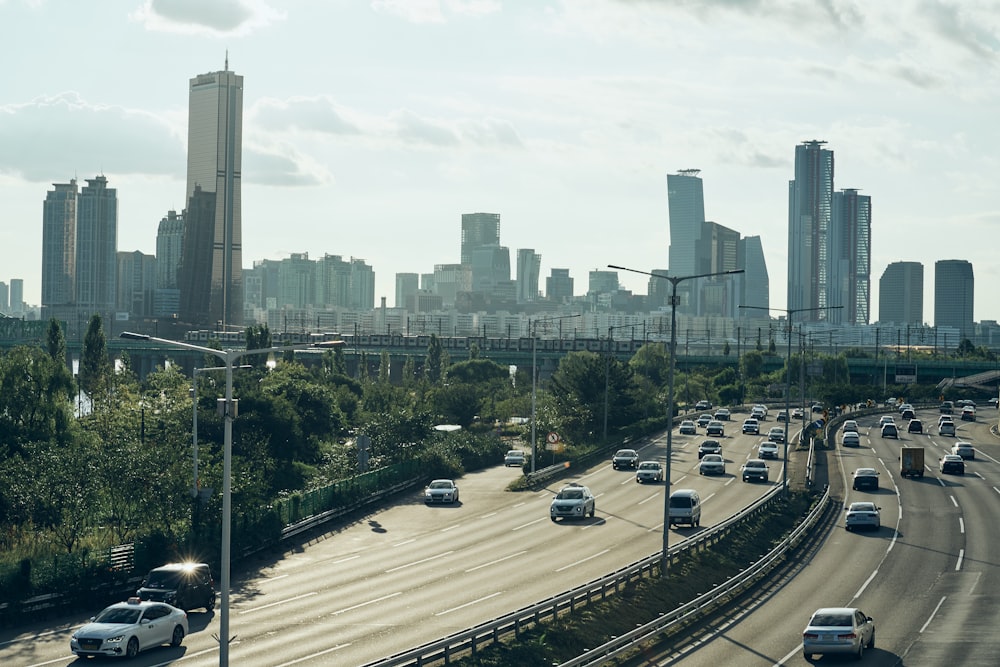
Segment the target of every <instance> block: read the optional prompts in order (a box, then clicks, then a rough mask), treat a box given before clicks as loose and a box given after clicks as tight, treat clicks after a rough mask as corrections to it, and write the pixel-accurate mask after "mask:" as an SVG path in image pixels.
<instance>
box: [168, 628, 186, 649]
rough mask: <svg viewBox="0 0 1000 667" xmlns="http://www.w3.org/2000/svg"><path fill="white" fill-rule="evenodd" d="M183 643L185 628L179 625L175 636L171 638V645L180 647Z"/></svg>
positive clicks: (175, 629) (175, 630)
mask: <svg viewBox="0 0 1000 667" xmlns="http://www.w3.org/2000/svg"><path fill="white" fill-rule="evenodd" d="M182 641H184V628H182V627H181V626H179V625H178V626H175V627H174V634H173V635H172V636H171V637H170V645H171V646H180V645H181V642H182Z"/></svg>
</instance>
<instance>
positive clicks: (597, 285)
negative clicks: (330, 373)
mask: <svg viewBox="0 0 1000 667" xmlns="http://www.w3.org/2000/svg"><path fill="white" fill-rule="evenodd" d="M620 288H621V283H620V282H619V281H618V272H617V271H605V270H603V269H594V270H593V271H591V272H590V274H589V276H588V282H587V294H609V293H611V292H617V291H618V290H619V289H620Z"/></svg>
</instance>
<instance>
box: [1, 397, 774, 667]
mask: <svg viewBox="0 0 1000 667" xmlns="http://www.w3.org/2000/svg"><path fill="white" fill-rule="evenodd" d="M742 417H743V415H734V420H733V421H730V422H727V423H726V431H727V435H726V437H724V438H722V443H723V447H724V450H723V453H724V456H725V458H726V460H727V473H726V475H724V476H718V477H704V476H701V475H699V474H698V472H697V462H698V457H697V448H698V444H699V443H700V441H701V440H703V439H704V429H699V433H698V435H697V436H679V435H675V436H674V438H673V458H672V473H673V474H672V478H673V479H672V481H673V486H674V488H678V487H693V488H696V489H698V490H699V493H700V494H701V497H702V502H703V517H702V526H703V527H704V526H707V525H711V524H714V523H717V522H718V521H720V520H722V519H724V518H725V517H727V516H729V515H731V514H732V513H733V512H735V511H737V510H738V509H740V508H742V507H744V506H745V505H747V504H749V503H751V502H752V501H753V500H754V499H755V498H757V497H759V496H761V495H763V494H764V493H766V492H767V491H768V490H769V489H770V488H772V486H773V484H775V483H776V482H778V481H780V479H781V463H780V461H778V462H772V463H771V470H770V482H769V483H768V484H763V483H743V482H741V481H740V478H739V470H738V469H739V466H740V465H741V464H742V463H743V461H744V460H746V459H747V458H748V457H750V455H751V452H752V451H755V450H754V447H755V445H756V443H757V442H759V440H760V439H761V438H760V437H755V436H743V435H741V434H740V433H739V431H740V425H741V423H742ZM774 424H775V422H774V419H773V415H772V418H771V419H769V420H768V421H766V422H765V423H764V425H765V426H768V427H769V426H773V425H774ZM636 447H637V449H639V450H640V453H641V457H642V458H643V459H647V458H658V459H660V460H661V461H662V459H663V456H664V454H665V436H663V437H660V438H657V439H654V440H650V441H646V442H642V443H637V444H636ZM543 455H544V453H543ZM518 474H519V470H517V469H514V468H505V467H503V465H500V464H499V462H498V465H497V466H496V467H494V468H490V469H487V470H483V471H480V472H476V473H472V474H468V475H465V476H463V477H462V478H460V479H459V480H458V483H459V487H460V490H461V502H460V503H459V504H457V505H455V506H431V507H428V506H425V505H424V503H423V501H422V497H421V496H420V495H419V494H416V493H415V494H413V495H411V496H409V497H406V498H403V499H400V500H398V501H397V502H395V503H393V504H392V505H391V506H388V507H386V508H384V509H382V510H380V511H378V512H374V513H372V514H370V515H368V516H366V517H364V518H363V519H361V520H358V521H356V522H354V523H352V524H350V525H346V526H342V527H338V528H335V529H331V530H330V531H329V532H328V533H326V534H324V535H322V536H321V537H317V538H315V539H314V540H312V541H311V542H310V543H308V544H303V545H301V546H298V547H296V548H293V549H289V550H288V551H286V552H284V553H276V554H273V555H272V556H267V557H262V558H254V559H251V560H250V561H249V562H241V563H238V564H237V565H236V566H235V567H234V572H233V577H234V585H233V591H232V597H231V602H232V605H231V611H230V629H231V633H232V634H233V635H235V637H234V640H233V643H232V644H231V649H230V658H231V664H233V665H240V666H241V667H276V666H279V665H280V666H282V667H283V666H286V665H328V664H344V665H358V664H364V663H366V662H370V661H372V660H376V659H378V658H380V657H384V656H387V655H391V654H394V653H397V652H400V651H403V650H406V649H409V648H412V647H414V646H417V645H420V644H422V643H425V642H428V641H431V640H434V639H437V638H439V637H442V636H445V635H447V634H449V633H452V632H455V631H458V630H463V629H465V628H467V627H470V626H472V625H475V624H477V623H480V622H484V621H487V620H490V619H492V618H495V617H498V616H500V615H503V614H505V613H507V612H510V611H514V610H516V609H519V608H522V607H525V606H528V605H530V604H533V603H535V602H538V601H541V600H543V599H545V598H547V597H550V596H552V595H555V594H558V593H562V592H564V591H566V590H569V589H571V588H573V587H575V586H577V585H579V584H581V583H584V582H586V581H589V580H592V579H595V578H598V577H600V576H603V575H605V574H607V573H609V572H612V571H614V570H616V569H619V568H620V567H622V566H624V565H627V564H629V563H632V562H634V561H636V560H639V559H640V558H643V557H645V556H648V555H650V554H653V553H656V552H658V551H659V550H660V548H661V546H662V534H663V533H662V531H663V505H664V491H665V485H663V484H637V483H636V482H635V475H634V473H633V472H632V471H629V470H613V469H612V466H611V464H610V459H609V460H608V461H606V462H604V463H602V464H600V465H598V466H595V467H594V468H593V469H591V470H581V471H579V473H578V474H576V475H574V476H573V477H572V478H569V479H565V480H560V481H559V482H556V483H553V484H552V485H551V486H550V487H549V488H547V489H545V490H543V491H541V492H520V493H514V492H507V491H505V490H504V489H505V487H506V486H507V485H508V483H509V482H510V481H512V480H513V479H514V478H515V477H516V476H517V475H518ZM569 481H576V482H578V483H581V484H586V485H587V486H589V487H590V488H591V489H592V491H593V492H594V494H595V495H596V496H597V513H596V516H595V517H594V518H593V519H584V520H581V521H577V522H559V523H553V522H552V521H550V519H549V513H548V505H549V502H550V500H551V498H552V496H553V494H554V492H555V491H557V490H558V488H559V487H561V486H562V485H563V484H564V483H567V482H569ZM696 530H698V529H694V528H687V527H683V528H675V529H672V530H671V531H670V536H671V537H670V539H671V544H674V543H676V542H677V541H679V540H681V539H683V538H684V537H685V536H686V535H690V534H692V533H693V532H695V531H696ZM98 611H99V609H94V610H92V611H91V612H89V613H86V614H80V615H79V616H77V617H72V618H63V619H57V620H55V621H52V622H49V623H46V624H44V625H38V626H33V627H26V628H20V629H18V630H17V631H14V632H10V631H7V632H5V633H3V634H2V635H0V664H3V665H5V666H7V665H16V666H18V667H22V666H23V667H28V666H41V665H46V666H49V665H54V666H62V665H73V664H82V663H83V662H85V661H84V660H82V659H80V660H77V659H76V658H75V657H73V656H72V655H70V654H69V635H70V633H71V632H72V630H73V629H74V628H76V627H78V626H79V625H81V624H82V623H84V622H85V621H86V618H87V617H89V616H90V615H92V614H96V613H97V612H98ZM189 622H190V626H191V634H190V635H189V636H188V637H187V638H186V639H185V641H184V645H183V646H182V647H180V648H170V647H161V648H156V649H153V650H150V651H148V652H143V653H141V654H140V655H139V656H138V658H137V659H136V660H134V661H132V662H131V663H130V664H133V665H139V666H150V665H163V664H175V663H177V664H183V665H185V666H187V665H191V666H198V667H201V666H208V665H215V664H218V646H217V643H216V640H215V639H214V638H213V635H214V634H217V633H218V610H216V613H205V612H203V611H197V610H195V611H192V612H190V613H189Z"/></svg>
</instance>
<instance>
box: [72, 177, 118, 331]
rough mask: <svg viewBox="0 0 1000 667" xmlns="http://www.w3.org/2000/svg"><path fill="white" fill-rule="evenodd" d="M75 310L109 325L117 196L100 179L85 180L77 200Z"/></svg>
mask: <svg viewBox="0 0 1000 667" xmlns="http://www.w3.org/2000/svg"><path fill="white" fill-rule="evenodd" d="M76 219H77V222H76V278H75V282H76V307H77V309H78V311H79V312H80V314H81V315H83V316H84V317H85V318H89V317H90V316H91V315H94V314H99V315H100V316H101V317H102V318H103V319H104V321H105V322H110V321H112V319H113V317H114V311H115V302H116V299H117V286H118V280H117V278H118V195H117V191H116V190H115V189H114V188H109V187H108V179H107V178H106V177H104V176H97V177H95V178H88V179H87V185H85V186H84V187H83V189H82V190H81V191H80V195H79V197H78V199H77V216H76Z"/></svg>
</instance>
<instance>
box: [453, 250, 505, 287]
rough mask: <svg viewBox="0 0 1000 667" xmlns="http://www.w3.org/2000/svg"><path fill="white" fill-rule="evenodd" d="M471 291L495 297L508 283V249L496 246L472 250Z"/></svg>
mask: <svg viewBox="0 0 1000 667" xmlns="http://www.w3.org/2000/svg"><path fill="white" fill-rule="evenodd" d="M463 264H464V262H463ZM470 266H471V268H472V291H473V292H479V293H481V294H484V295H486V294H489V295H495V294H497V292H498V288H500V287H501V286H503V289H504V290H506V287H507V283H509V282H510V248H508V247H507V246H501V245H496V244H486V245H480V246H477V247H475V248H473V250H472V261H471V264H470Z"/></svg>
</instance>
